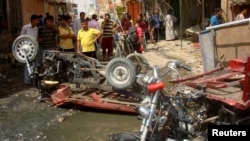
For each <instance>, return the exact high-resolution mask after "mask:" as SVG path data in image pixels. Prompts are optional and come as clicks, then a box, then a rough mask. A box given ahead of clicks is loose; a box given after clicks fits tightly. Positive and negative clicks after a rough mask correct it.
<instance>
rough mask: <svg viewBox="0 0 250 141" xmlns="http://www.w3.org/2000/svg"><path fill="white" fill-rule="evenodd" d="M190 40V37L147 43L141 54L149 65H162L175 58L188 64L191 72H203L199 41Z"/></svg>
mask: <svg viewBox="0 0 250 141" xmlns="http://www.w3.org/2000/svg"><path fill="white" fill-rule="evenodd" d="M192 40H193V39H192V38H190V37H189V38H183V39H182V40H180V39H178V40H174V41H166V40H160V41H159V42H158V43H157V44H148V49H147V50H146V51H145V52H144V53H143V55H144V56H145V57H146V58H147V59H148V61H149V62H150V65H158V66H159V67H163V66H164V65H165V64H166V63H167V62H168V61H169V60H172V59H175V60H180V61H182V62H184V63H186V64H188V65H189V66H190V67H191V68H192V70H193V71H192V73H193V74H200V73H202V72H204V70H203V62H202V54H201V49H200V45H199V43H198V42H193V41H192Z"/></svg>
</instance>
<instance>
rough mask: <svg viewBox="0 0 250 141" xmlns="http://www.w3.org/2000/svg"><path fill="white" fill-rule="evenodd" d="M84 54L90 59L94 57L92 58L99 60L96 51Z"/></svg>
mask: <svg viewBox="0 0 250 141" xmlns="http://www.w3.org/2000/svg"><path fill="white" fill-rule="evenodd" d="M82 54H84V55H86V56H88V57H92V58H95V59H97V57H96V51H90V52H83V53H82Z"/></svg>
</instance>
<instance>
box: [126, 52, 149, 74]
mask: <svg viewBox="0 0 250 141" xmlns="http://www.w3.org/2000/svg"><path fill="white" fill-rule="evenodd" d="M126 58H127V59H129V60H130V61H131V62H133V64H134V65H135V68H136V73H137V74H138V73H143V74H144V73H146V72H147V70H148V68H149V62H148V60H147V59H146V58H145V57H144V56H143V55H142V54H140V53H131V54H129V55H128V56H127V57H126Z"/></svg>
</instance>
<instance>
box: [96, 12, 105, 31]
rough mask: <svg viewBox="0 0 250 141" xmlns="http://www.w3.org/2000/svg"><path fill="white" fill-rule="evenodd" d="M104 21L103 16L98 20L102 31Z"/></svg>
mask: <svg viewBox="0 0 250 141" xmlns="http://www.w3.org/2000/svg"><path fill="white" fill-rule="evenodd" d="M103 21H104V18H103V15H101V16H100V18H99V19H98V21H97V22H98V25H99V27H100V29H101V27H102V22H103Z"/></svg>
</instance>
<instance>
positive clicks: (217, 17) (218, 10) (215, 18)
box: [210, 8, 222, 26]
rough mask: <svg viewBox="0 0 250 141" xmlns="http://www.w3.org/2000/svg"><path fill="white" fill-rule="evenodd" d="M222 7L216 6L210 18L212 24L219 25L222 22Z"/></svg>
mask: <svg viewBox="0 0 250 141" xmlns="http://www.w3.org/2000/svg"><path fill="white" fill-rule="evenodd" d="M221 15H222V9H221V8H216V9H215V14H214V15H213V16H212V17H211V18H210V26H215V25H219V24H221V23H222V17H221Z"/></svg>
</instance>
